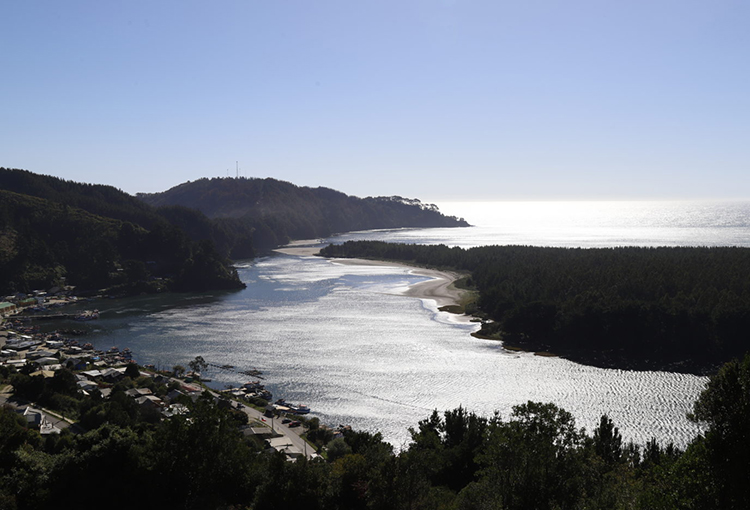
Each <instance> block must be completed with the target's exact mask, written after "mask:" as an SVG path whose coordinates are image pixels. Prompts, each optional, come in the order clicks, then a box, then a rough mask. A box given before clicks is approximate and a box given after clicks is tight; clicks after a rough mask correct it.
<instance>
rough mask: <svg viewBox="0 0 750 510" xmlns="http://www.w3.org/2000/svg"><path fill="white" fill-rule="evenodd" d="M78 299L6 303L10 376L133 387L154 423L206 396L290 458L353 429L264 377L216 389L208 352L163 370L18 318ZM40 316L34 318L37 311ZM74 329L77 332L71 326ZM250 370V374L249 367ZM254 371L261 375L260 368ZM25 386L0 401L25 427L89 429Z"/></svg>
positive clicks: (84, 390)
mask: <svg viewBox="0 0 750 510" xmlns="http://www.w3.org/2000/svg"><path fill="white" fill-rule="evenodd" d="M75 301H76V299H75V298H71V297H62V298H61V297H55V296H49V297H48V296H46V295H41V296H40V295H38V294H37V295H35V296H33V297H24V298H21V299H18V300H16V302H13V301H5V302H3V303H1V304H0V312H1V313H0V321H3V322H2V323H0V369H2V370H4V373H11V374H12V373H19V374H24V375H26V376H28V378H27V379H24V380H27V381H33V380H40V378H42V379H45V380H46V379H51V378H55V377H56V374H58V377H60V371H61V370H64V371H66V372H67V373H69V374H72V376H73V377H74V378H75V385H76V387H77V393H78V395H79V396H80V397H82V398H93V399H97V400H105V401H106V399H109V398H110V397H111V396H112V392H113V390H114V389H116V388H118V385H120V386H119V388H120V389H122V388H123V387H124V386H122V385H123V384H125V385H126V386H127V387H128V389H126V390H125V391H124V394H125V395H127V397H128V398H130V399H132V401H133V402H134V403H135V405H136V407H137V409H138V410H139V413H141V414H142V415H143V416H147V417H148V419H149V420H151V421H154V420H164V419H170V418H172V417H175V416H189V413H190V403H191V402H196V401H197V400H198V399H200V398H209V397H210V398H211V399H212V400H213V402H214V403H215V404H216V405H217V406H218V407H220V408H225V409H229V410H231V412H233V413H235V416H239V418H238V424H239V425H238V431H239V432H240V433H242V434H243V435H244V436H245V437H248V438H251V437H252V438H254V440H255V441H262V442H263V444H265V445H266V449H267V450H269V451H276V452H280V453H281V454H283V455H284V457H285V458H286V459H287V460H289V461H294V460H296V459H298V458H300V457H305V458H307V459H315V458H318V457H320V453H319V452H320V451H321V450H322V448H321V447H322V445H321V443H320V441H318V442H317V446H316V445H315V444H314V443H313V442H312V441H309V440H306V438H305V437H304V436H306V435H307V434H308V433H310V430H311V429H313V430H314V431H315V434H314V436H315V437H317V438H320V437H324V438H326V440H327V441H329V440H332V439H336V438H339V437H342V436H343V433H344V432H345V431H346V430H347V427H344V426H341V427H339V428H338V429H335V430H332V429H328V428H326V427H325V426H324V425H321V424H319V421H318V419H317V418H312V419H306V418H305V415H307V414H308V413H309V412H310V410H309V409H308V408H307V407H306V406H294V405H292V404H290V403H287V402H285V401H284V400H283V399H279V400H277V401H276V403H271V402H270V399H271V393H270V392H269V391H268V390H266V389H265V388H264V386H263V385H262V384H261V383H260V381H258V380H254V381H249V382H247V383H245V384H243V385H241V386H240V387H237V388H233V387H230V388H227V389H225V390H221V391H215V390H211V389H209V388H208V387H206V386H205V385H204V384H202V383H201V374H200V370H201V369H203V370H205V369H206V368H208V366H209V365H210V364H209V363H207V362H205V360H203V358H202V357H200V356H196V359H195V360H194V361H193V362H191V363H190V364H189V367H190V370H189V371H188V370H186V369H184V368H183V367H180V366H176V367H174V370H172V371H159V370H157V369H156V367H154V366H152V365H146V366H143V367H140V366H138V365H137V364H136V363H135V361H134V360H133V353H132V352H130V350H129V349H127V348H126V349H122V350H120V349H118V348H117V347H112V348H110V349H108V350H106V351H102V350H97V349H94V347H93V346H92V344H91V343H88V342H83V343H82V342H79V341H78V340H77V339H75V338H73V339H71V338H69V337H68V335H66V334H64V333H62V332H60V331H59V330H58V331H54V332H47V333H43V332H40V329H39V327H38V326H35V325H31V321H28V320H27V317H28V316H22V315H18V314H19V313H20V312H21V311H22V310H24V309H25V308H29V307H40V308H38V309H37V310H38V311H41V312H42V313H44V312H45V311H46V309H47V308H48V307H50V306H51V305H52V306H61V305H60V304H59V303H66V302H75ZM68 315H70V318H71V319H73V320H94V319H95V318H96V317H98V312H96V313H94V311H85V312H82V313H78V314H68ZM31 317H33V316H31ZM65 331H69V332H70V333H73V334H75V331H76V330H65ZM243 373H244V372H243ZM247 373H248V374H252V375H258V372H257V371H248V372H247ZM19 389H20V388H14V387H13V386H12V385H0V405H3V406H7V407H9V408H12V409H13V410H14V411H15V412H16V413H18V414H19V415H21V416H23V417H24V419H25V420H26V426H27V427H28V428H29V429H34V430H37V431H38V432H39V434H41V435H42V436H45V435H50V434H60V433H61V431H62V430H64V429H68V430H69V432H71V433H74V434H79V433H84V432H85V431H86V427H85V424H82V423H81V422H79V421H76V420H74V419H73V418H72V417H71V416H66V414H65V412H64V411H60V410H51V409H48V408H46V407H44V406H42V405H39V404H38V403H36V402H33V401H29V400H28V399H26V398H23V396H22V395H19V393H22V392H19V391H18V390H19Z"/></svg>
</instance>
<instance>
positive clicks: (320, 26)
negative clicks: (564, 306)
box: [0, 0, 750, 200]
mask: <svg viewBox="0 0 750 510" xmlns="http://www.w3.org/2000/svg"><path fill="white" fill-rule="evenodd" d="M0 75H1V79H0V166H5V167H13V168H25V169H28V170H31V171H34V172H38V173H44V174H51V175H56V176H60V177H64V178H67V179H73V180H77V181H85V182H97V183H103V184H111V185H114V186H117V187H119V188H121V189H123V190H125V191H128V192H130V193H135V192H138V191H149V192H152V191H161V190H165V189H167V188H170V187H172V186H174V185H177V184H179V183H181V182H184V181H186V180H194V179H198V178H200V177H213V176H226V174H227V170H229V172H230V174H232V175H234V173H235V161H239V164H240V168H241V173H242V175H245V176H254V177H267V176H268V177H275V178H278V179H283V180H287V181H291V182H294V183H295V184H299V185H308V186H327V187H332V188H335V189H339V190H341V191H343V192H345V193H349V194H354V195H359V196H367V195H402V196H409V197H418V198H422V199H426V200H446V199H456V200H459V199H460V200H465V199H469V198H477V199H483V200H487V199H579V198H592V199H608V198H717V197H728V198H729V197H731V198H750V2H747V1H746V0H736V1H724V0H700V1H693V0H674V1H672V0H648V1H646V0H643V1H641V0H627V1H625V0H623V1H619V0H618V1H608V0H590V1H588V0H587V1H581V0H566V1H546V0H538V1H537V0H524V1H520V0H517V1H512V2H511V1H501V0H477V1H469V0H467V1H460V0H454V1H448V0H443V1H441V0H432V1H428V0H393V1H391V0H369V1H368V0H357V1H353V0H340V1H319V0H283V1H281V0H262V1H260V0H258V1H256V0H238V1H221V0H217V1H212V2H209V1H205V0H201V1H187V0H178V1H165V0H158V1H153V0H148V1H136V0H128V1H120V2H118V1H102V0H92V1H75V0H69V1H64V2H63V1H59V0H52V1H49V0H48V1H42V0H35V1H26V2H24V1H16V2H12V1H8V2H3V3H2V6H0Z"/></svg>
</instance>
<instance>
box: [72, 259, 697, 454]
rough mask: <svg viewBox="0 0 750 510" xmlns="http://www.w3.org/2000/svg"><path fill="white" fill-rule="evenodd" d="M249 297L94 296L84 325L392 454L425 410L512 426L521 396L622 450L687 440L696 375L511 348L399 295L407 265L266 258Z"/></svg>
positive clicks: (145, 357) (428, 304)
mask: <svg viewBox="0 0 750 510" xmlns="http://www.w3.org/2000/svg"><path fill="white" fill-rule="evenodd" d="M238 271H239V274H240V277H241V278H242V280H243V281H244V282H245V283H247V285H248V286H247V288H246V289H244V290H242V291H237V292H223V293H205V294H170V295H160V296H140V297H134V298H125V299H116V300H105V301H103V302H96V303H93V302H92V304H91V306H94V305H96V306H94V307H98V308H99V309H100V311H101V312H102V313H101V316H100V319H99V320H98V321H91V322H88V323H85V325H84V326H85V327H86V328H89V329H90V334H89V335H87V336H86V337H85V338H86V341H88V342H91V343H92V344H94V347H96V348H97V349H108V348H110V347H112V346H117V347H119V348H121V349H122V348H125V347H129V348H130V349H131V350H132V351H133V353H134V356H135V358H136V359H137V361H138V362H139V363H141V364H146V363H151V364H154V365H156V366H157V367H158V368H163V369H169V368H171V367H172V366H174V365H176V364H181V365H183V366H186V364H187V363H188V362H189V361H190V360H192V359H193V358H194V357H195V356H197V355H201V356H203V357H204V358H205V359H206V361H208V362H210V363H212V364H214V365H218V366H222V365H232V367H234V368H233V369H231V370H221V369H218V368H211V369H209V371H208V373H207V377H209V378H210V379H212V381H211V383H210V385H211V386H212V387H214V388H217V389H221V388H224V387H225V386H226V385H234V386H237V385H240V384H243V383H245V382H248V381H249V380H250V379H252V378H250V377H248V376H247V375H244V374H241V373H239V372H242V371H246V370H252V369H258V370H260V371H261V372H262V376H263V377H264V379H263V383H264V384H265V386H266V388H267V389H269V390H271V392H272V393H273V394H274V398H285V399H286V400H288V401H290V402H295V403H302V404H305V405H308V406H309V407H310V408H311V409H312V413H311V415H313V416H318V417H319V418H320V419H321V421H322V422H323V423H326V424H329V425H333V426H335V425H339V424H348V425H352V426H353V427H355V428H358V429H363V430H369V431H373V432H381V433H382V434H383V437H384V438H385V439H386V440H387V441H389V442H390V443H392V444H393V445H394V446H396V447H401V446H403V445H405V444H406V443H407V442H408V441H409V437H410V436H409V432H408V428H409V427H416V426H417V422H418V421H419V420H422V419H425V418H427V417H428V416H429V414H430V413H431V412H432V410H433V409H438V410H440V411H442V410H448V409H453V408H456V407H458V406H459V405H461V406H463V407H464V408H467V409H469V410H471V411H474V412H476V413H478V414H481V415H484V416H491V415H492V414H493V413H494V412H495V411H498V412H500V413H501V415H502V416H505V417H507V416H509V414H510V412H511V410H512V406H514V405H518V404H522V403H525V402H527V401H529V400H532V401H540V402H553V403H555V404H556V405H558V406H560V407H563V408H564V409H566V410H568V411H570V412H571V413H572V414H573V416H575V418H576V420H577V424H578V426H579V427H586V428H587V429H588V430H592V429H593V428H594V427H595V426H596V425H597V424H598V421H599V418H600V416H601V415H602V414H605V413H606V414H607V415H609V416H610V417H611V418H612V419H613V420H614V421H615V424H616V425H617V426H618V427H619V428H620V430H621V432H622V434H623V436H624V438H625V439H626V440H633V441H634V442H636V443H639V444H645V443H646V442H647V441H648V440H649V439H651V438H652V437H655V438H656V439H657V440H658V441H660V442H662V443H668V442H674V443H675V444H677V445H685V444H687V443H688V442H689V441H690V440H691V439H693V437H695V435H696V434H697V433H698V428H697V427H696V426H695V424H693V423H691V422H689V421H688V420H687V419H686V417H685V415H686V413H687V412H688V411H689V410H690V409H691V407H692V403H693V402H694V400H695V399H696V398H697V397H698V395H699V393H700V391H701V390H702V389H703V386H704V384H705V381H706V378H701V377H696V376H691V375H685V374H675V373H668V372H632V371H624V370H607V369H598V368H594V367H587V366H584V365H579V364H576V363H572V362H570V361H567V360H564V359H559V358H544V357H539V356H534V355H533V354H530V353H517V352H510V351H507V350H505V349H503V348H502V346H501V345H500V344H499V343H498V342H496V341H490V340H481V339H476V338H473V337H472V336H471V335H470V333H471V332H472V331H474V330H475V329H476V327H477V326H476V324H461V323H456V322H454V321H451V318H450V315H451V314H448V313H446V312H440V311H438V308H437V306H436V305H435V303H434V302H432V301H430V300H420V299H415V298H411V297H408V296H403V295H398V294H399V292H401V291H403V289H404V288H407V287H409V286H410V285H413V284H415V283H418V282H420V281H424V280H425V277H423V276H419V275H415V274H413V272H412V271H411V270H410V268H406V267H398V266H389V265H373V266H368V265H356V266H348V265H341V264H334V263H332V262H331V261H328V260H326V259H322V258H320V257H296V256H289V255H275V256H271V257H267V258H263V259H259V260H257V261H255V262H253V263H248V264H239V267H238Z"/></svg>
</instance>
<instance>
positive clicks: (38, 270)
mask: <svg viewBox="0 0 750 510" xmlns="http://www.w3.org/2000/svg"><path fill="white" fill-rule="evenodd" d="M194 213H195V214H200V213H198V212H197V211H195V212H194ZM190 214H193V213H190ZM195 214H193V215H195ZM201 216H202V215H201ZM205 220H206V221H208V219H207V218H206V219H205ZM62 284H69V285H75V286H77V287H78V288H79V290H81V291H82V290H97V289H102V288H110V289H112V291H113V292H125V293H129V292H149V291H158V290H167V289H172V290H198V291H200V290H209V289H231V288H241V287H243V286H244V285H243V284H242V283H241V282H240V280H239V278H238V277H237V272H236V271H235V270H234V269H233V268H232V267H230V266H229V265H228V261H227V260H226V259H225V257H223V256H221V255H220V254H219V253H217V251H216V250H215V248H214V246H213V244H212V243H211V241H208V240H206V241H199V242H195V241H192V240H191V239H190V238H189V237H188V235H187V234H186V233H185V232H184V231H183V230H182V229H180V228H179V227H177V226H175V225H174V224H172V223H170V222H169V221H168V220H167V219H166V217H164V216H162V215H161V214H159V213H158V212H157V211H155V210H154V209H153V208H152V207H150V206H148V205H146V204H143V203H142V202H141V201H139V200H137V199H135V198H134V197H132V196H130V195H128V194H126V193H124V192H122V191H119V190H117V189H115V188H113V187H111V186H101V185H90V184H81V183H74V182H70V181H64V180H62V179H57V178H54V177H48V176H40V175H36V174H33V173H31V172H26V171H23V170H10V169H5V168H1V169H0V294H2V295H7V294H10V293H13V292H29V291H31V290H33V289H48V288H50V287H52V286H59V285H62Z"/></svg>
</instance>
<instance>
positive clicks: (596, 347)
mask: <svg viewBox="0 0 750 510" xmlns="http://www.w3.org/2000/svg"><path fill="white" fill-rule="evenodd" d="M321 253H322V254H323V255H325V256H329V257H365V258H373V259H383V260H401V261H408V262H413V263H416V264H419V265H429V266H438V267H450V268H456V269H461V270H466V271H470V272H471V274H472V276H471V282H472V283H473V284H474V285H476V288H477V290H478V291H479V293H480V298H479V306H480V307H481V309H482V311H483V312H484V313H485V314H486V316H487V317H488V318H489V319H492V321H491V322H486V323H485V324H484V325H483V327H482V331H481V332H480V333H481V334H482V335H483V336H486V337H490V338H497V339H502V340H504V341H505V342H506V344H507V345H511V346H518V347H521V348H524V349H527V350H531V351H551V352H553V353H555V354H559V355H563V356H565V357H567V358H569V359H571V360H573V361H578V362H582V363H586V364H591V365H596V366H602V367H615V368H635V369H649V370H671V371H678V372H691V373H711V372H713V371H714V370H715V369H716V367H717V366H718V365H720V364H721V363H723V362H726V361H728V360H730V359H732V358H734V357H741V356H742V355H744V353H745V352H746V351H748V350H749V349H750V337H749V336H748V332H750V249H748V248H728V247H724V248H721V247H717V248H686V247H682V248H638V247H626V248H599V249H580V248H540V247H532V246H485V247H478V248H471V249H468V250H465V249H461V248H448V247H446V246H443V245H440V246H418V245H406V244H392V243H383V242H376V241H361V242H347V243H344V244H343V245H338V246H334V245H331V246H329V247H327V248H325V249H324V250H322V252H321Z"/></svg>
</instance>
